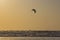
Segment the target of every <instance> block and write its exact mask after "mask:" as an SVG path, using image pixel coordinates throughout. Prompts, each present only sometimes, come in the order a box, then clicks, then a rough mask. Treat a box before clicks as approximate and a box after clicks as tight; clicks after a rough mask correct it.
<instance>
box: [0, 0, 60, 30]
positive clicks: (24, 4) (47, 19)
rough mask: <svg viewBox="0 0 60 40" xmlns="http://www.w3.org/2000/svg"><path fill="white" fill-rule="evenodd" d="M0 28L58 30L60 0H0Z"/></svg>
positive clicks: (59, 23)
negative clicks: (34, 10) (33, 10)
mask: <svg viewBox="0 0 60 40" xmlns="http://www.w3.org/2000/svg"><path fill="white" fill-rule="evenodd" d="M33 8H35V9H36V10H37V13H36V14H33V13H32V9H33ZM0 29H1V30H60V0H0Z"/></svg>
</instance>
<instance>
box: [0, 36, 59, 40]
mask: <svg viewBox="0 0 60 40" xmlns="http://www.w3.org/2000/svg"><path fill="white" fill-rule="evenodd" d="M0 40H60V37H0Z"/></svg>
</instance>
